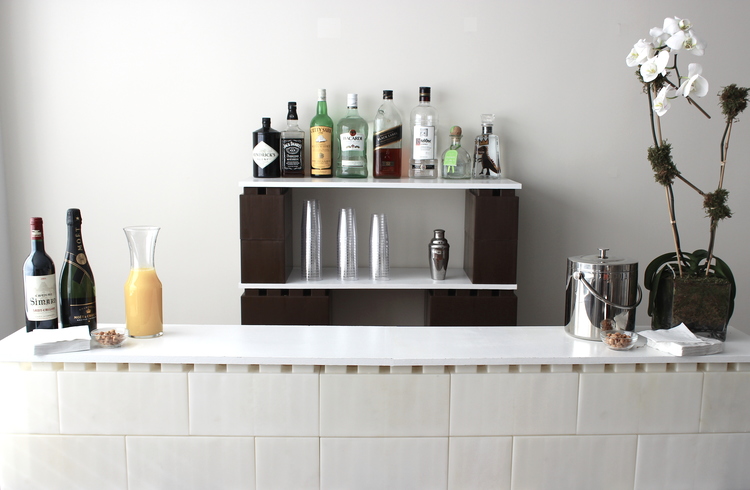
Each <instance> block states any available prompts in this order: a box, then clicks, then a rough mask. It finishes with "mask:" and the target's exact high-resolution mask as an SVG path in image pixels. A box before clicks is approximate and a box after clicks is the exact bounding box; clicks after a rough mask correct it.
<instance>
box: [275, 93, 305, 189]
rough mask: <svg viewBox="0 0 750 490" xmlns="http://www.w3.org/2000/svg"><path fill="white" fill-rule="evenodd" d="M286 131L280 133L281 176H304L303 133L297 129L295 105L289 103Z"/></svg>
mask: <svg viewBox="0 0 750 490" xmlns="http://www.w3.org/2000/svg"><path fill="white" fill-rule="evenodd" d="M287 107H288V111H287V115H286V129H284V130H283V131H281V176H282V177H304V176H305V132H304V131H302V130H301V129H300V127H299V121H298V118H297V103H296V102H289V104H288V106H287Z"/></svg>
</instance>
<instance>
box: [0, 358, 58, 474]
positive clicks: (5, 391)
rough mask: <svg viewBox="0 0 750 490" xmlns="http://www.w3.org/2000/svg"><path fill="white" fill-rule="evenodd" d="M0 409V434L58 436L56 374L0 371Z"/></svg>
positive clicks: (10, 370) (53, 372)
mask: <svg viewBox="0 0 750 490" xmlns="http://www.w3.org/2000/svg"><path fill="white" fill-rule="evenodd" d="M0 407H2V408H0V434H2V433H14V434H59V433H60V418H59V414H58V399H57V372H56V371H22V370H20V369H15V370H12V369H6V370H2V371H0ZM0 488H1V487H0Z"/></svg>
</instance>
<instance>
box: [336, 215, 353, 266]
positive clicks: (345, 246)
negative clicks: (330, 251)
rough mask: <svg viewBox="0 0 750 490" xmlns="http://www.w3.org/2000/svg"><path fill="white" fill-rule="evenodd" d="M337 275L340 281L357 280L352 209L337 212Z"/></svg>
mask: <svg viewBox="0 0 750 490" xmlns="http://www.w3.org/2000/svg"><path fill="white" fill-rule="evenodd" d="M337 251H338V275H339V279H340V280H342V281H354V280H356V279H357V215H356V213H355V211H354V208H343V209H341V211H340V212H339V229H338V246H337Z"/></svg>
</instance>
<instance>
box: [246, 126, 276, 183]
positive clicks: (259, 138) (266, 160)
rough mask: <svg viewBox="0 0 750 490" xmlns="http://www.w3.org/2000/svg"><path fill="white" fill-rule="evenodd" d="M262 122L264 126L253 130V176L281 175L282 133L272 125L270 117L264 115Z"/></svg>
mask: <svg viewBox="0 0 750 490" xmlns="http://www.w3.org/2000/svg"><path fill="white" fill-rule="evenodd" d="M262 124H263V127H262V128H260V129H256V130H255V131H253V177H258V178H267V177H281V164H280V162H279V149H280V148H279V143H280V142H279V140H280V139H281V135H280V133H279V132H278V131H276V130H275V129H273V128H272V127H271V118H270V117H264V118H263V119H262Z"/></svg>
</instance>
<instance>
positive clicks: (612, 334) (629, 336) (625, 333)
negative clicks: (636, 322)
mask: <svg viewBox="0 0 750 490" xmlns="http://www.w3.org/2000/svg"><path fill="white" fill-rule="evenodd" d="M600 337H601V339H602V342H603V343H604V345H606V346H607V347H609V348H610V349H612V350H628V349H632V348H633V346H634V345H635V343H636V342H637V341H638V334H637V333H635V332H632V331H630V330H617V329H612V330H602V332H601V334H600Z"/></svg>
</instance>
